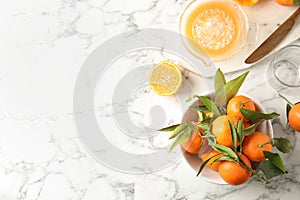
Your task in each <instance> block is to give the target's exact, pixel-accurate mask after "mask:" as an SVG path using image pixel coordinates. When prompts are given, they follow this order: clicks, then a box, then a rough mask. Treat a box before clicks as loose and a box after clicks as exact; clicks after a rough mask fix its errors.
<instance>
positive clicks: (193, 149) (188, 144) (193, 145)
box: [181, 127, 203, 154]
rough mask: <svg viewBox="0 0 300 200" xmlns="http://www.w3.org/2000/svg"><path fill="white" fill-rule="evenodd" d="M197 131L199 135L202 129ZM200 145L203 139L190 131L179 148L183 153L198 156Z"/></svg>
mask: <svg viewBox="0 0 300 200" xmlns="http://www.w3.org/2000/svg"><path fill="white" fill-rule="evenodd" d="M198 130H199V132H200V133H202V132H203V131H202V129H201V128H199V127H198ZM202 143H203V138H202V137H201V136H199V135H198V134H197V133H195V132H194V131H192V132H191V134H190V136H189V137H188V138H187V139H186V140H185V141H183V142H182V143H181V146H182V148H183V149H184V150H185V151H187V152H189V153H191V154H199V152H200V148H201V145H202Z"/></svg>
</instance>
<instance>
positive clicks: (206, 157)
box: [201, 150, 224, 171]
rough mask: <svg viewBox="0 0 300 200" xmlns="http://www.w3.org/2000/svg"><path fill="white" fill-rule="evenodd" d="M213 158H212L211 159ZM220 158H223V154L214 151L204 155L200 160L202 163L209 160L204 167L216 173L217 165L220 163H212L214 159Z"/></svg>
mask: <svg viewBox="0 0 300 200" xmlns="http://www.w3.org/2000/svg"><path fill="white" fill-rule="evenodd" d="M213 156H214V157H213ZM222 156H224V155H223V154H221V153H219V152H217V151H215V150H211V151H210V152H208V153H207V154H204V155H203V156H201V158H202V161H203V162H205V161H206V160H208V159H210V158H212V157H213V158H212V159H210V160H209V161H208V162H207V164H206V167H209V168H211V169H213V170H215V171H218V169H219V165H220V163H221V161H217V162H214V161H215V160H216V159H218V158H221V157H222Z"/></svg>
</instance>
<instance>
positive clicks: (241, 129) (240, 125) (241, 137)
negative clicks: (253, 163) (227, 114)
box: [237, 120, 244, 145]
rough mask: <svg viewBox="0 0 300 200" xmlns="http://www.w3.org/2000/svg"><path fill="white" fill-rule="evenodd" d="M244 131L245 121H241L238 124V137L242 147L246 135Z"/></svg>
mask: <svg viewBox="0 0 300 200" xmlns="http://www.w3.org/2000/svg"><path fill="white" fill-rule="evenodd" d="M243 131H244V127H243V120H239V121H238V124H237V135H238V139H239V142H240V145H241V144H242V140H243V135H244V134H243Z"/></svg>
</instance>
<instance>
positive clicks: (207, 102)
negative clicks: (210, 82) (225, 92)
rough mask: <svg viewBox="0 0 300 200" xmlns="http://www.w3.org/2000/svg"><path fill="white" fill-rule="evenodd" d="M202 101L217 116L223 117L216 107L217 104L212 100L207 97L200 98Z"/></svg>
mask: <svg viewBox="0 0 300 200" xmlns="http://www.w3.org/2000/svg"><path fill="white" fill-rule="evenodd" d="M200 99H201V101H202V102H203V104H204V105H205V106H206V108H207V109H209V110H211V111H213V112H214V113H215V114H216V115H217V116H220V115H221V114H220V111H219V109H218V107H217V106H216V105H215V103H214V102H213V101H212V100H210V99H209V98H208V97H206V96H200Z"/></svg>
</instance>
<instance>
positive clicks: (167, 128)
mask: <svg viewBox="0 0 300 200" xmlns="http://www.w3.org/2000/svg"><path fill="white" fill-rule="evenodd" d="M180 125H181V124H175V125H172V126H168V127H165V128H162V129H159V130H158V131H174V130H175V129H176V128H177V127H178V126H180Z"/></svg>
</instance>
